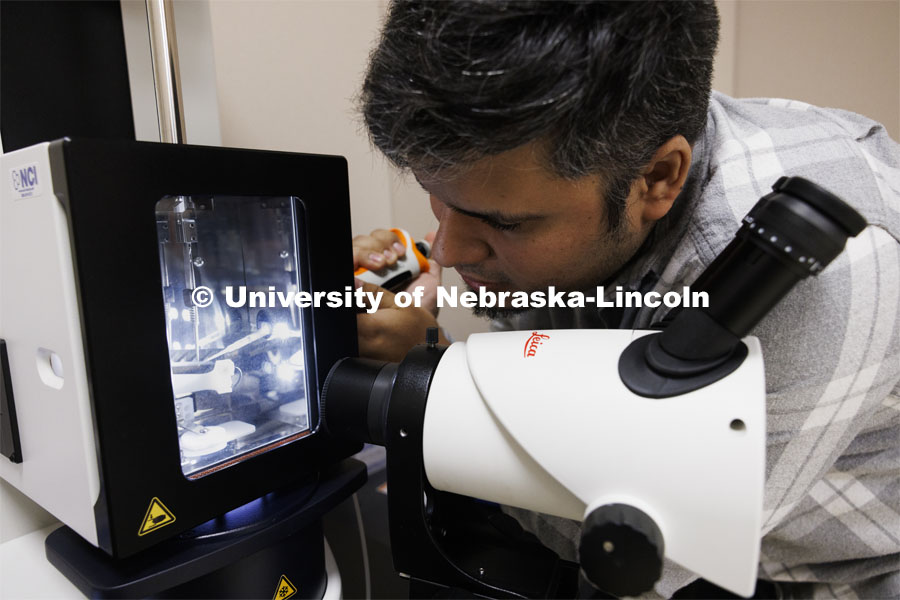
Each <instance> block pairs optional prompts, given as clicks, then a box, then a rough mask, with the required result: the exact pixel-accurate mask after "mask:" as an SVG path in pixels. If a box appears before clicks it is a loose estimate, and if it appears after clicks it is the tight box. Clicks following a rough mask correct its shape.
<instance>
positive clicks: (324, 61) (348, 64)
mask: <svg viewBox="0 0 900 600" xmlns="http://www.w3.org/2000/svg"><path fill="white" fill-rule="evenodd" d="M719 7H720V12H721V15H722V43H721V45H720V50H719V56H718V58H717V66H716V78H715V81H714V87H715V88H716V89H719V90H721V91H724V92H725V93H728V94H731V95H734V96H777V97H791V98H797V99H800V100H805V101H807V102H811V103H814V104H820V105H825V106H837V107H841V108H846V109H849V110H854V111H857V112H861V113H864V114H867V115H868V116H871V117H873V118H875V119H877V120H881V121H882V122H884V123H885V125H886V126H887V127H888V130H889V131H890V132H891V133H892V135H893V136H894V138H895V139H897V138H898V137H900V57H898V53H900V34H898V31H900V11H898V7H900V2H898V1H896V0H889V1H882V2H878V1H875V2H870V1H856V0H852V1H847V0H834V1H822V0H814V1H807V2H794V1H786V0H779V1H775V2H770V1H761V0H719ZM384 9H385V2H383V1H381V0H370V1H365V0H343V1H327V0H303V1H300V0H282V1H274V2H273V1H268V0H255V1H251V0H214V1H213V2H210V13H211V15H210V17H211V18H210V21H211V25H212V39H213V48H214V55H215V63H216V80H217V87H218V89H217V92H218V99H219V100H218V102H219V106H218V109H219V112H220V119H221V132H222V143H223V144H225V145H228V146H243V147H251V148H268V149H275V150H290V151H298V152H322V153H332V154H342V155H344V156H346V157H347V159H348V161H349V164H350V193H351V202H352V210H353V230H354V233H364V232H367V231H369V230H370V229H372V228H375V227H384V226H392V225H399V226H403V227H406V228H407V229H409V230H410V231H412V232H413V234H414V235H423V234H424V233H425V232H427V231H429V230H430V229H433V228H434V226H435V221H434V218H433V216H432V215H431V213H430V210H429V209H428V206H427V199H426V198H425V195H424V194H423V193H422V192H421V190H420V189H419V188H418V186H416V185H415V184H414V183H411V182H409V181H408V180H407V179H405V178H403V177H399V176H398V175H397V174H396V173H394V172H393V171H392V170H391V169H390V168H389V166H388V165H387V164H385V162H384V161H383V160H382V159H381V158H380V157H378V156H377V154H376V153H374V152H372V151H371V149H370V147H369V144H368V141H367V139H366V137H365V134H364V133H363V131H362V127H361V125H360V123H359V120H358V117H357V116H356V114H355V112H354V108H353V103H352V98H353V97H354V95H355V94H356V93H357V90H358V86H359V84H360V81H361V77H362V73H363V71H364V69H365V62H366V58H367V56H368V52H369V50H370V48H371V47H372V45H373V44H374V42H375V40H376V39H377V38H376V36H377V31H378V27H379V22H380V19H381V18H382V15H383V13H384ZM180 37H181V32H180V31H179V38H180ZM445 284H449V285H454V284H456V285H458V284H460V281H459V279H458V278H456V276H455V273H450V274H446V275H445ZM441 321H442V323H443V324H444V325H445V327H446V328H447V329H448V330H449V331H450V333H451V334H452V335H454V336H456V337H457V338H458V339H459V338H464V337H465V336H466V335H467V334H468V333H469V332H472V331H476V330H483V329H484V328H485V324H484V323H483V322H482V321H478V320H476V319H474V318H472V317H471V316H470V315H469V314H468V312H467V311H466V310H464V309H457V310H447V309H445V310H444V311H443V312H442V314H441Z"/></svg>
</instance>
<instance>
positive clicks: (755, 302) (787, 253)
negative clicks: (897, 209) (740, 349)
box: [658, 177, 867, 361]
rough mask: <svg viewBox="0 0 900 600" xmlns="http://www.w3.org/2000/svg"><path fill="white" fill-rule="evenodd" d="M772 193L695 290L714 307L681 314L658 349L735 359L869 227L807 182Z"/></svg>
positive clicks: (796, 180)
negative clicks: (795, 292)
mask: <svg viewBox="0 0 900 600" xmlns="http://www.w3.org/2000/svg"><path fill="white" fill-rule="evenodd" d="M772 189H773V190H774V191H773V192H772V193H771V194H768V195H766V196H764V197H762V198H761V199H760V200H759V202H757V204H756V206H754V207H753V209H752V210H751V211H750V212H749V213H748V214H747V216H746V217H744V220H743V223H742V225H741V228H740V230H739V231H738V232H737V234H736V236H735V239H734V240H733V241H732V242H731V243H730V244H729V245H728V246H727V247H726V248H725V250H723V251H722V253H721V254H719V256H718V257H717V258H716V259H715V260H714V261H713V262H712V264H710V265H709V267H707V269H706V270H705V271H704V272H703V274H702V275H701V276H700V277H699V278H698V279H697V281H696V282H694V285H693V286H692V288H693V290H694V291H705V292H706V293H707V294H708V295H709V307H708V308H703V309H699V308H692V309H686V310H683V311H681V312H680V313H678V315H677V316H676V317H675V318H674V320H673V321H672V323H671V324H670V325H669V326H668V327H667V328H666V329H665V330H664V331H663V333H661V334H660V337H659V340H658V342H659V346H660V347H661V348H662V349H663V350H665V351H666V353H668V354H669V355H671V356H672V357H676V358H678V359H683V360H699V361H705V360H710V359H713V358H715V357H717V356H723V355H727V354H728V353H730V352H731V351H732V350H733V348H734V347H735V346H736V345H737V342H738V340H740V338H742V337H744V336H745V335H747V334H748V333H750V331H751V330H752V329H753V327H755V326H756V324H757V323H759V321H760V320H762V318H763V317H764V316H765V315H766V314H767V313H768V312H769V311H770V310H771V309H772V308H773V307H774V306H775V305H776V304H778V302H779V301H780V300H781V299H782V298H783V297H784V296H785V295H786V294H787V293H788V292H789V291H790V290H791V288H792V287H793V286H794V285H795V284H796V283H797V282H799V281H800V280H802V279H804V278H806V277H808V276H810V275H817V274H818V273H819V272H820V271H821V270H822V269H824V268H825V267H826V266H827V265H828V264H829V263H830V262H831V261H832V260H834V259H835V257H837V256H838V254H840V253H841V251H842V250H843V249H844V245H845V244H846V242H847V238H849V237H852V236H856V235H857V234H859V233H860V232H861V231H862V230H863V229H864V228H865V227H866V225H867V223H866V221H865V219H863V217H862V216H861V215H860V214H859V213H857V212H856V211H855V210H854V209H853V208H851V207H850V206H849V205H848V204H846V203H845V202H844V201H843V200H841V199H840V198H838V197H837V196H835V195H834V194H832V193H830V192H828V191H826V190H824V189H822V188H821V187H819V186H818V185H816V184H814V183H812V182H810V181H807V180H805V179H802V178H800V177H782V178H781V179H779V180H778V181H777V182H776V183H775V185H774V186H772ZM700 313H702V314H700Z"/></svg>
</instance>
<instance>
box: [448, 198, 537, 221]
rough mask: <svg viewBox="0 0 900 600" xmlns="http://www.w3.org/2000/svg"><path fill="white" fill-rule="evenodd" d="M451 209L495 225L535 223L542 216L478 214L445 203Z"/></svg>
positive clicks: (497, 211)
mask: <svg viewBox="0 0 900 600" xmlns="http://www.w3.org/2000/svg"><path fill="white" fill-rule="evenodd" d="M444 204H446V205H447V206H449V207H450V208H451V210H455V211H456V212H458V213H460V214H463V215H466V216H467V217H474V218H476V219H481V220H482V221H492V222H494V223H523V222H525V221H533V220H535V219H540V218H541V215H535V214H529V213H524V214H521V215H510V214H506V213H502V212H500V211H499V210H489V211H485V212H476V211H473V210H465V209H463V208H459V207H458V206H453V205H452V204H447V203H446V202H445V203H444Z"/></svg>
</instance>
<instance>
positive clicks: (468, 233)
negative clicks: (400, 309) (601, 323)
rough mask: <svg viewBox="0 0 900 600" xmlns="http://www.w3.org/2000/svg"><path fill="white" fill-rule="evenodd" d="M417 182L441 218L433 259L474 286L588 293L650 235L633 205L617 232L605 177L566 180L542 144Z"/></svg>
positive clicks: (436, 215)
mask: <svg viewBox="0 0 900 600" xmlns="http://www.w3.org/2000/svg"><path fill="white" fill-rule="evenodd" d="M417 178H418V179H419V182H420V183H421V184H422V186H423V187H424V188H425V189H426V191H428V192H429V194H430V196H431V209H432V211H434V215H435V217H437V219H438V221H439V226H438V231H437V236H436V238H435V240H434V244H433V245H432V256H433V258H434V259H435V260H436V261H437V262H438V264H440V265H441V266H443V267H453V268H455V269H456V270H457V271H458V272H459V274H460V276H461V277H462V279H463V280H464V281H465V282H466V283H467V284H468V285H469V286H470V287H472V288H473V289H478V288H479V287H484V288H486V289H487V290H488V291H492V292H499V291H507V290H508V291H527V292H531V291H537V290H546V289H547V287H548V286H551V285H553V286H556V288H557V290H567V291H572V290H583V289H588V288H590V287H592V286H595V285H597V284H599V283H601V282H602V281H603V280H605V279H606V278H608V277H609V276H610V275H612V274H613V273H615V271H616V270H617V269H619V267H621V266H622V265H623V264H624V263H625V262H626V261H627V260H628V259H629V258H630V257H631V256H632V255H633V254H634V253H635V252H636V251H637V249H638V248H639V247H640V244H641V243H642V241H643V240H644V238H645V237H646V235H647V232H648V231H649V227H648V226H647V224H645V223H643V221H642V219H641V218H640V216H639V211H638V210H637V209H636V208H635V207H634V206H632V204H633V203H632V202H629V203H628V205H627V206H626V210H625V213H624V216H623V222H622V224H621V226H620V227H619V228H618V230H617V231H615V232H614V233H613V232H610V231H609V229H608V227H607V218H606V213H607V211H606V206H605V200H604V198H603V192H602V190H603V184H602V181H601V179H600V177H599V176H587V177H583V178H580V179H576V180H566V179H560V178H559V177H557V176H555V175H554V174H553V173H551V172H550V171H548V170H547V169H546V168H545V167H543V166H542V165H541V164H540V162H539V159H538V156H537V148H536V146H535V145H534V144H528V145H525V146H522V147H520V148H517V149H515V150H511V151H509V152H505V153H503V154H499V155H497V156H493V157H488V158H485V159H482V160H480V161H478V162H476V163H474V165H473V166H472V167H471V168H469V169H466V170H465V171H464V172H462V173H460V174H457V175H453V176H450V177H444V178H431V179H429V178H427V177H417ZM629 200H630V198H629Z"/></svg>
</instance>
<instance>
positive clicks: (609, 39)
mask: <svg viewBox="0 0 900 600" xmlns="http://www.w3.org/2000/svg"><path fill="white" fill-rule="evenodd" d="M718 32H719V18H718V13H717V11H716V7H715V5H714V4H713V3H712V2H564V1H551V2H524V1H516V2H513V1H451V0H444V1H431V2H429V1H422V0H418V1H395V2H393V3H392V5H391V7H390V10H389V13H388V16H387V19H386V21H385V24H384V29H383V31H382V34H381V38H380V41H379V43H378V46H377V47H376V48H375V50H374V51H373V53H372V55H371V58H370V63H369V67H368V72H367V74H366V78H365V83H364V84H363V88H362V92H361V95H360V104H361V110H362V113H363V117H364V119H365V123H366V126H367V127H368V130H369V134H370V137H371V139H372V142H373V143H374V145H375V146H376V147H378V148H379V149H380V150H381V151H382V152H383V153H384V154H385V155H386V156H387V157H388V158H389V159H390V160H391V161H392V162H393V163H394V164H396V165H397V166H399V167H401V168H409V169H413V170H415V171H417V172H422V173H426V174H429V175H431V176H435V175H438V174H440V173H441V172H442V171H445V170H448V171H451V172H452V170H453V169H456V168H459V167H464V166H465V165H467V164H470V163H472V162H474V161H476V160H479V159H481V158H484V157H486V156H491V155H495V154H499V153H501V152H505V151H507V150H512V149H513V148H516V147H518V146H521V145H523V144H525V143H528V142H533V141H537V142H539V143H540V147H541V148H542V149H543V152H544V160H545V161H546V166H547V167H548V168H549V169H550V170H551V171H552V172H554V173H556V174H557V175H558V176H560V177H563V178H570V179H572V178H578V177H582V176H585V175H589V174H600V175H601V176H602V178H603V180H604V182H605V185H604V192H605V195H606V201H607V204H608V213H609V219H608V226H609V228H610V230H615V229H616V228H617V226H618V224H619V223H620V221H621V215H622V209H623V208H624V203H625V198H626V197H627V195H628V192H629V190H630V186H631V182H632V181H634V179H635V178H636V177H637V176H638V175H639V173H640V170H641V168H642V167H644V166H645V165H646V164H647V162H648V161H649V160H650V158H651V157H652V156H653V153H654V152H655V151H656V149H657V148H659V146H661V145H662V144H663V143H665V142H666V141H667V140H669V139H670V138H672V137H674V136H675V135H678V134H681V135H683V136H684V137H685V138H686V139H687V140H688V142H690V143H693V142H694V141H695V140H696V139H697V137H698V136H699V134H700V133H701V132H702V130H703V127H704V125H705V123H706V113H707V108H708V105H709V94H710V84H711V80H712V70H713V58H714V55H715V50H716V45H717V43H718Z"/></svg>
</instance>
